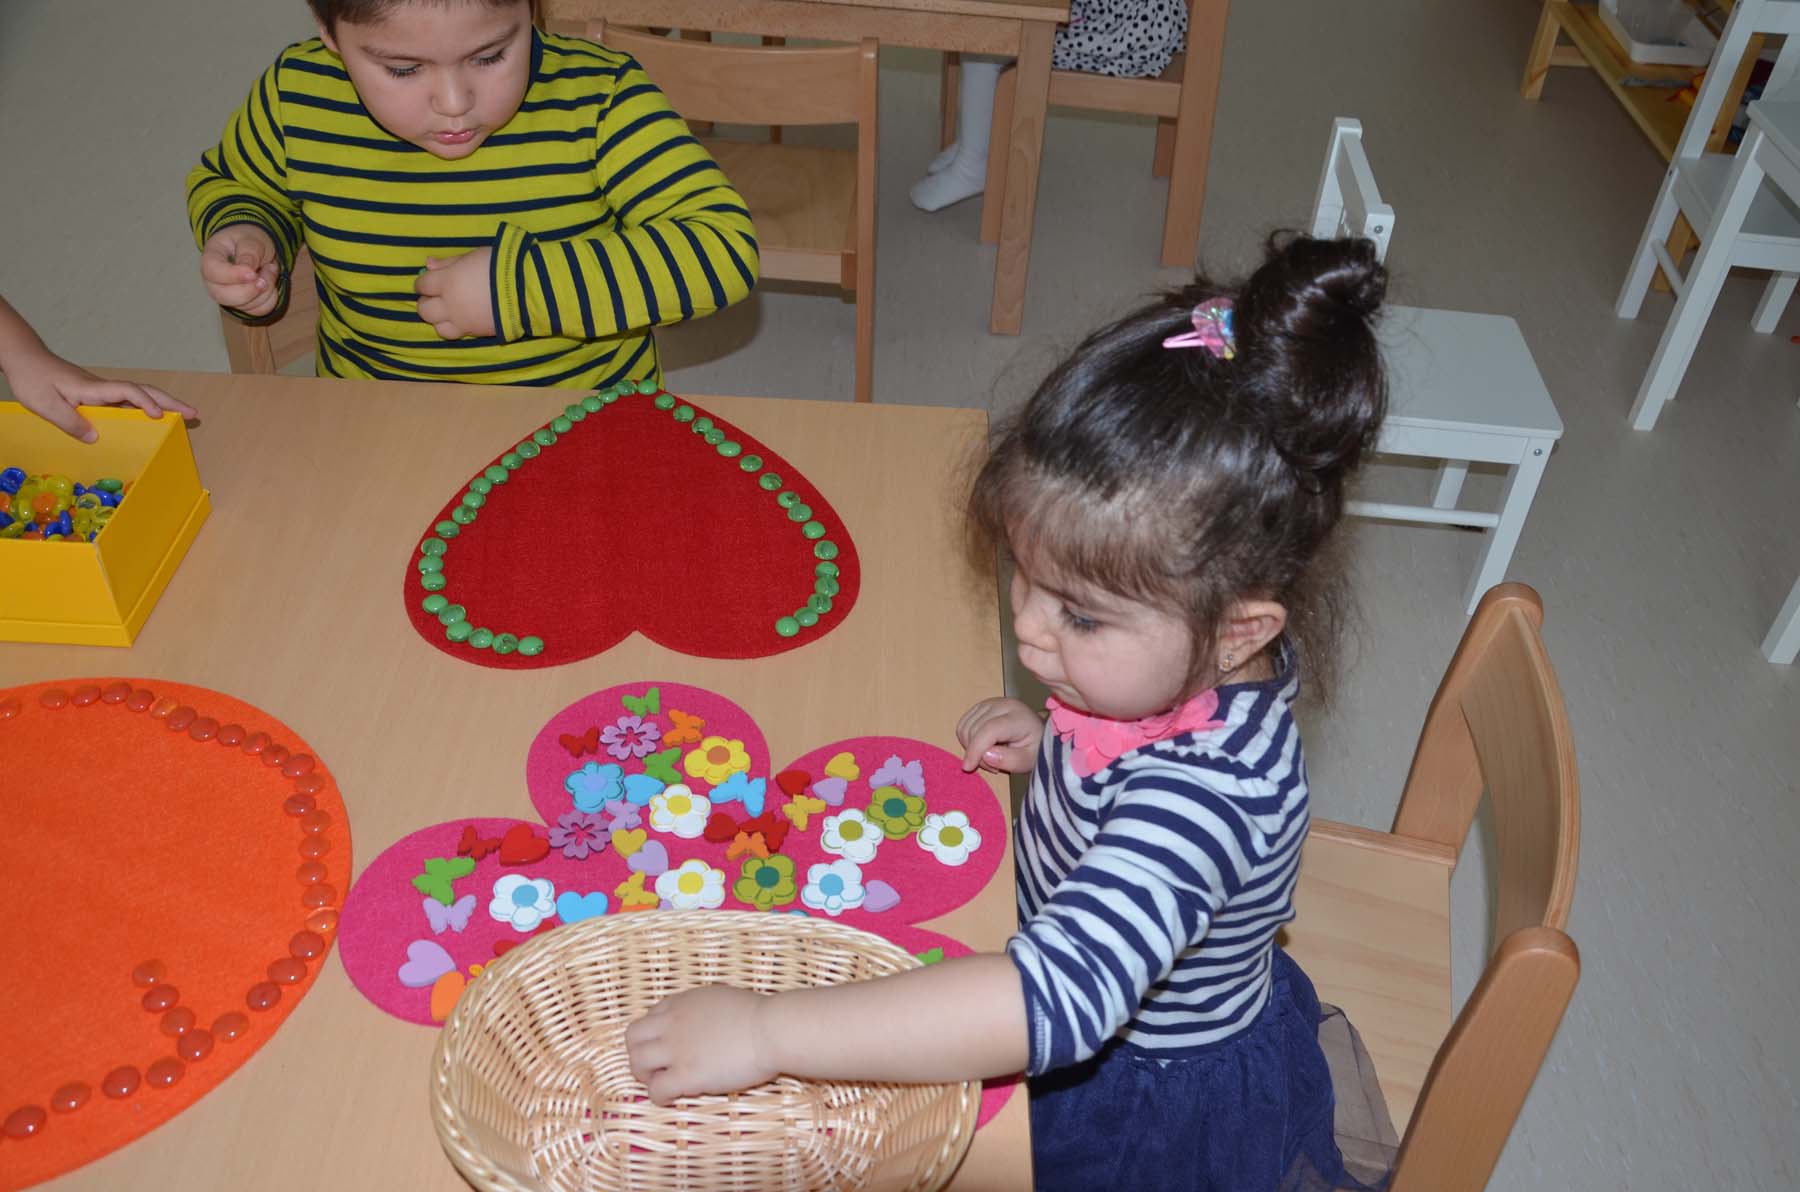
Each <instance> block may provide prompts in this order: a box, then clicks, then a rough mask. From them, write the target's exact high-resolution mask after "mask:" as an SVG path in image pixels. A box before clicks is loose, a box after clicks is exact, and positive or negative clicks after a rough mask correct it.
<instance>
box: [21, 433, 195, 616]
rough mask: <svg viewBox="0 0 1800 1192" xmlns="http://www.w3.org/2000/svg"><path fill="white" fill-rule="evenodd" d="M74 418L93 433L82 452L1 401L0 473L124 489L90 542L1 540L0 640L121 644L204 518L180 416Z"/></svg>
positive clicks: (80, 447)
mask: <svg viewBox="0 0 1800 1192" xmlns="http://www.w3.org/2000/svg"><path fill="white" fill-rule="evenodd" d="M82 413H83V414H84V415H86V417H87V418H88V420H89V421H90V422H92V423H93V424H94V426H95V428H96V429H97V430H99V432H100V441H99V442H97V443H94V444H92V445H91V446H90V445H88V444H85V443H79V442H76V441H75V440H74V439H71V438H70V437H69V436H68V435H65V434H63V432H62V431H60V430H57V429H56V428H55V427H54V426H51V425H50V424H49V423H48V422H45V421H44V420H43V419H42V418H39V417H38V416H37V415H35V414H33V413H31V412H30V411H29V410H26V409H25V408H24V407H23V406H20V405H18V404H17V403H15V402H9V401H0V468H7V467H19V468H23V469H24V470H25V471H26V472H28V473H32V474H36V473H39V472H60V473H62V474H64V475H66V476H68V477H69V478H70V479H72V480H75V481H77V482H79V483H82V484H91V483H93V482H94V481H96V480H98V479H100V478H101V477H103V476H107V477H114V478H117V479H119V480H124V481H127V482H129V483H130V484H131V491H130V492H129V493H127V494H126V495H125V499H124V500H123V501H121V502H119V506H118V509H117V510H116V511H115V512H114V513H113V516H112V520H111V521H109V522H108V523H107V525H106V529H105V530H104V531H102V532H101V533H100V535H99V536H98V537H97V538H95V539H94V541H92V542H63V541H57V542H28V541H24V540H21V539H4V538H0V640H3V641H15V642H67V643H71V644H74V645H83V646H129V645H130V644H131V641H132V639H133V638H135V637H136V636H137V634H138V630H140V629H142V628H143V627H144V622H145V621H146V620H147V619H148V618H149V616H150V610H151V609H152V608H155V607H156V601H157V598H158V597H159V596H161V595H162V592H163V589H164V588H165V587H167V586H168V583H169V577H170V576H172V575H174V574H175V568H176V567H177V566H179V565H180V563H181V560H182V558H183V556H185V555H186V554H187V549H188V545H189V544H190V543H192V542H193V541H194V536H195V535H196V534H198V533H199V532H200V523H202V522H204V521H205V520H206V515H207V514H208V513H209V512H211V511H212V499H211V497H210V496H209V495H208V493H207V491H206V490H205V489H203V488H201V487H200V473H199V471H198V470H197V469H196V468H195V467H194V452H193V448H192V447H190V446H189V444H188V435H187V427H186V426H185V425H183V424H182V421H181V419H180V417H179V416H177V415H174V414H164V415H163V416H162V417H161V418H149V417H146V416H145V415H144V414H143V413H142V412H140V411H138V410H135V409H113V408H111V407H97V408H87V409H83V411H82Z"/></svg>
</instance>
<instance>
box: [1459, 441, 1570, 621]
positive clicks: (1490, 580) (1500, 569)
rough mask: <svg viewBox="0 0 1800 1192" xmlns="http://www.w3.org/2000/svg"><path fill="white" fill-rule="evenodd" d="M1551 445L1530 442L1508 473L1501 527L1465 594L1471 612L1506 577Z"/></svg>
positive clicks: (1490, 536) (1485, 549)
mask: <svg viewBox="0 0 1800 1192" xmlns="http://www.w3.org/2000/svg"><path fill="white" fill-rule="evenodd" d="M1551 443H1552V441H1551V440H1550V439H1530V440H1527V442H1526V444H1525V454H1524V455H1523V456H1522V457H1521V458H1520V460H1519V462H1518V463H1516V464H1514V465H1513V467H1512V469H1511V470H1510V471H1509V472H1507V474H1506V487H1505V488H1504V489H1503V490H1502V491H1501V493H1500V521H1499V524H1498V525H1496V526H1495V527H1494V528H1493V529H1492V530H1491V531H1489V533H1488V540H1487V545H1486V546H1485V547H1483V548H1482V552H1481V561H1480V562H1479V563H1477V564H1476V566H1475V578H1474V579H1472V580H1471V581H1470V582H1469V590H1468V591H1467V592H1465V593H1463V605H1464V607H1465V608H1466V609H1467V610H1468V611H1469V612H1470V613H1473V612H1474V611H1475V606H1476V605H1477V604H1480V603H1481V596H1482V593H1484V592H1486V591H1487V590H1488V589H1489V588H1491V587H1493V586H1494V585H1495V584H1497V583H1499V582H1500V581H1501V580H1503V579H1505V578H1506V568H1507V567H1508V566H1509V565H1510V564H1511V563H1512V556H1513V548H1514V547H1516V546H1518V545H1519V533H1520V531H1522V530H1523V529H1524V528H1525V515H1526V514H1528V513H1530V512H1531V499H1532V498H1533V497H1534V496H1536V495H1537V488H1538V481H1539V480H1541V479H1543V476H1544V465H1545V464H1546V463H1548V462H1549V460H1550V447H1551ZM1465 466H1466V465H1465Z"/></svg>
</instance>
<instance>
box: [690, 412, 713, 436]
mask: <svg viewBox="0 0 1800 1192" xmlns="http://www.w3.org/2000/svg"><path fill="white" fill-rule="evenodd" d="M712 428H713V420H712V419H711V418H708V417H706V415H704V414H702V415H701V416H700V417H698V418H696V419H694V425H693V426H691V427H689V428H688V429H689V430H691V431H693V432H694V433H695V434H697V435H703V434H705V433H706V432H707V431H709V430H711V429H712Z"/></svg>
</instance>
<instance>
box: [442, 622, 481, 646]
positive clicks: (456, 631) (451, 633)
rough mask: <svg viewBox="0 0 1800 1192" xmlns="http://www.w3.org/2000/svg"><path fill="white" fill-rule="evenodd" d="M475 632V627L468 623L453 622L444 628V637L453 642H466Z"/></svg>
mask: <svg viewBox="0 0 1800 1192" xmlns="http://www.w3.org/2000/svg"><path fill="white" fill-rule="evenodd" d="M474 632H475V626H473V625H471V624H469V623H468V622H467V621H452V622H450V624H448V625H446V626H444V636H445V637H447V638H449V639H450V640H451V641H453V642H466V641H468V640H469V638H470V636H471V635H473V634H474Z"/></svg>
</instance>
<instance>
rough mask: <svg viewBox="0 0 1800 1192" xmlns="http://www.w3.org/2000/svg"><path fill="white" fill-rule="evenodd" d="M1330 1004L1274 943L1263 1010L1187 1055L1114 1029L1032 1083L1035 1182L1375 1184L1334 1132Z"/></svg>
mask: <svg viewBox="0 0 1800 1192" xmlns="http://www.w3.org/2000/svg"><path fill="white" fill-rule="evenodd" d="M1324 1018H1325V1015H1324V1013H1323V1012H1322V1011H1321V1009H1320V1006H1319V999H1318V995H1317V994H1316V993H1314V992H1313V986H1312V982H1311V981H1310V980H1308V979H1307V976H1306V974H1305V973H1304V972H1302V971H1301V970H1300V966H1299V965H1297V964H1295V963H1294V962H1293V960H1291V959H1290V958H1289V957H1288V955H1287V954H1286V953H1285V952H1283V951H1281V950H1280V949H1279V948H1277V949H1276V950H1275V954H1274V967H1273V983H1272V988H1271V990H1270V995H1269V1000H1268V1002H1267V1003H1266V1004H1265V1005H1264V1007H1263V1009H1262V1012H1261V1013H1260V1014H1258V1015H1257V1018H1256V1021H1255V1022H1254V1023H1252V1024H1251V1025H1250V1027H1248V1028H1247V1029H1245V1030H1243V1031H1240V1032H1238V1033H1237V1034H1236V1035H1233V1036H1232V1037H1231V1038H1229V1039H1224V1040H1221V1041H1220V1042H1218V1043H1215V1044H1212V1045H1210V1046H1208V1047H1206V1048H1203V1049H1201V1050H1200V1051H1198V1052H1195V1053H1192V1054H1190V1055H1188V1056H1184V1057H1183V1058H1181V1059H1173V1060H1158V1059H1151V1058H1149V1056H1148V1054H1147V1053H1146V1052H1144V1051H1141V1050H1139V1049H1137V1048H1133V1047H1128V1046H1124V1045H1122V1044H1121V1043H1120V1042H1119V1041H1118V1040H1114V1041H1113V1042H1112V1043H1110V1044H1108V1045H1107V1046H1106V1047H1105V1048H1103V1049H1101V1051H1100V1053H1099V1054H1098V1055H1096V1056H1095V1057H1094V1058H1093V1059H1090V1060H1088V1061H1087V1062H1086V1063H1082V1064H1077V1065H1074V1066H1073V1067H1069V1068H1063V1069H1059V1070H1058V1071H1055V1072H1050V1073H1046V1074H1045V1075H1043V1076H1040V1077H1037V1078H1035V1079H1033V1080H1032V1081H1031V1084H1030V1088H1031V1151H1032V1162H1033V1166H1034V1168H1035V1171H1036V1180H1035V1186H1036V1187H1037V1189H1038V1190H1039V1192H1058V1190H1060V1189H1069V1190H1070V1192H1102V1190H1104V1189H1111V1188H1129V1189H1132V1190H1133V1192H1158V1190H1162V1189H1167V1190H1168V1192H1203V1190H1212V1192H1295V1190H1298V1189H1308V1190H1310V1189H1322V1188H1367V1187H1379V1186H1380V1183H1381V1181H1380V1180H1379V1179H1377V1180H1374V1181H1372V1182H1370V1181H1367V1180H1359V1179H1357V1178H1354V1177H1353V1176H1352V1175H1351V1173H1350V1172H1349V1171H1347V1170H1346V1169H1345V1166H1344V1163H1343V1161H1342V1159H1341V1157H1340V1153H1339V1150H1338V1146H1337V1141H1336V1139H1335V1137H1334V1135H1333V1096H1332V1083H1331V1072H1330V1069H1329V1067H1328V1066H1327V1064H1326V1060H1325V1054H1324V1052H1323V1051H1322V1050H1321V1049H1320V1045H1319V1028H1320V1024H1321V1022H1322V1021H1323V1020H1324Z"/></svg>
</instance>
